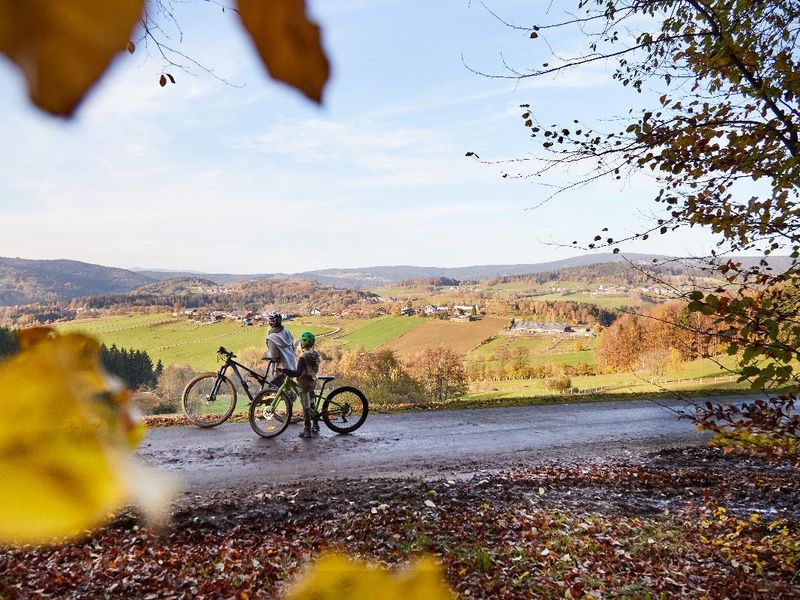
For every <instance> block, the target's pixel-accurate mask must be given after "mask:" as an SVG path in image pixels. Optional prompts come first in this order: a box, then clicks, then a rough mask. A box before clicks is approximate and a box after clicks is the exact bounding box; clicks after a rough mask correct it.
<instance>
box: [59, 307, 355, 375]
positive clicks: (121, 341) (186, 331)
mask: <svg viewBox="0 0 800 600" xmlns="http://www.w3.org/2000/svg"><path fill="white" fill-rule="evenodd" d="M364 323H366V321H358V320H354V319H349V320H345V319H333V318H327V317H304V318H299V319H294V320H292V321H288V322H287V323H286V326H287V329H289V331H291V332H292V334H293V335H294V336H295V337H298V336H299V335H300V333H301V332H302V331H306V330H309V331H313V332H314V334H316V335H324V334H335V335H341V334H346V333H349V332H350V331H352V330H353V329H355V328H356V327H359V326H361V325H363V324H364ZM58 329H59V331H63V332H67V331H81V332H84V333H88V334H91V335H93V336H95V337H97V338H98V339H99V340H100V341H101V342H103V343H104V344H106V345H108V346H110V345H111V344H116V345H117V347H119V348H128V349H136V350H145V351H146V352H147V353H148V354H149V355H150V357H151V358H152V359H153V361H154V362H155V361H157V360H161V362H163V363H164V365H171V364H181V363H185V364H188V365H190V366H192V367H193V368H195V369H213V368H215V367H216V364H217V362H216V361H217V359H216V351H217V349H218V348H219V347H220V346H225V347H226V348H227V349H229V350H232V351H234V352H240V351H241V350H243V349H245V348H250V347H259V348H265V349H266V344H265V341H264V340H265V339H266V335H267V327H266V326H244V325H242V324H241V323H237V322H231V321H225V322H221V323H211V324H198V323H195V322H193V321H189V320H187V319H185V318H183V317H173V316H172V315H171V314H166V313H162V314H153V315H131V316H119V317H108V318H103V319H84V320H78V321H72V322H69V323H64V324H61V325H59V326H58ZM320 343H321V345H327V344H328V343H331V342H328V341H327V340H326V339H325V337H322V338H321V339H320Z"/></svg>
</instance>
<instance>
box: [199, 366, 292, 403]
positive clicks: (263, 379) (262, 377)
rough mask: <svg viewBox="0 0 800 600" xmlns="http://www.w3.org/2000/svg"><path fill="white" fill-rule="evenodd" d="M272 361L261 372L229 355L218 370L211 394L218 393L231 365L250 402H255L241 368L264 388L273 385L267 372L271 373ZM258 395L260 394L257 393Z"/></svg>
mask: <svg viewBox="0 0 800 600" xmlns="http://www.w3.org/2000/svg"><path fill="white" fill-rule="evenodd" d="M272 363H273V361H272V360H270V361H268V363H267V370H266V371H265V372H264V373H263V374H261V373H259V372H258V371H254V370H253V369H250V368H248V367H245V366H244V365H243V364H242V363H239V362H236V361H235V360H233V358H231V357H230V356H228V357H227V359H226V360H225V364H223V365H222V366H221V367H220V368H219V371H217V380H216V381H215V382H214V387H213V388H212V390H211V394H216V393H217V390H218V389H219V384H220V383H221V382H222V378H223V377H226V372H227V371H228V368H229V367H230V368H232V369H233V373H234V375H236V377H237V378H238V379H239V383H240V384H241V385H242V389H243V390H244V393H245V394H247V397H248V398H249V399H250V402H253V401H254V400H255V397H254V396H253V395H252V394H251V393H250V389H249V387H248V386H247V382H246V381H245V378H244V375H242V373H241V371H239V369H240V368H241V369H242V370H244V371H246V372H247V373H248V374H250V375H252V377H253V379H255V380H256V381H257V382H258V383H260V384H261V389H264V386H265V385H272V384H270V383H269V382H268V381H267V373H269V368H270V366H271V365H272ZM287 379H288V378H287ZM273 387H274V386H273ZM259 392H260V390H259ZM256 395H258V394H256Z"/></svg>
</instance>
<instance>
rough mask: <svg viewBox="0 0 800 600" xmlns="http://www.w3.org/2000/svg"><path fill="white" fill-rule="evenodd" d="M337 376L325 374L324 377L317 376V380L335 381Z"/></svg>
mask: <svg viewBox="0 0 800 600" xmlns="http://www.w3.org/2000/svg"><path fill="white" fill-rule="evenodd" d="M334 379H336V377H334V376H332V375H324V376H323V377H317V381H333V380H334Z"/></svg>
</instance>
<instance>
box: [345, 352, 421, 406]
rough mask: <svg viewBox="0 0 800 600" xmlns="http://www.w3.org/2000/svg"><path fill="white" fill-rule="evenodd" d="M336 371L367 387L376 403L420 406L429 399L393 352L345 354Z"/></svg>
mask: <svg viewBox="0 0 800 600" xmlns="http://www.w3.org/2000/svg"><path fill="white" fill-rule="evenodd" d="M335 370H336V372H337V373H339V374H341V375H342V376H343V377H344V379H345V380H348V381H352V382H353V383H355V384H356V385H358V386H359V387H361V388H363V390H364V392H365V393H366V394H367V396H368V397H369V399H370V401H371V402H374V403H376V404H397V403H411V404H417V403H420V402H423V401H424V400H425V394H424V392H423V389H422V386H421V385H420V384H419V383H418V382H417V381H415V380H414V379H412V377H411V376H410V375H409V373H408V371H407V370H406V369H405V367H404V366H403V364H402V363H401V362H400V360H399V359H398V358H397V355H396V354H395V353H394V352H392V351H391V350H376V351H373V352H364V351H354V352H345V353H344V354H343V355H342V356H341V358H340V360H339V362H338V364H337V365H336V368H335Z"/></svg>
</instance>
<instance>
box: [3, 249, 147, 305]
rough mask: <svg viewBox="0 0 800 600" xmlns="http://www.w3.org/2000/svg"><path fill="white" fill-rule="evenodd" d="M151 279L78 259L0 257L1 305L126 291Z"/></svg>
mask: <svg viewBox="0 0 800 600" xmlns="http://www.w3.org/2000/svg"><path fill="white" fill-rule="evenodd" d="M151 281H153V279H152V278H150V277H148V276H146V275H142V274H141V273H135V272H133V271H128V270H126V269H118V268H115V267H103V266H100V265H93V264H89V263H84V262H79V261H75V260H28V259H24V258H3V257H0V306H14V305H17V304H33V303H44V302H55V301H58V300H71V299H73V298H79V297H82V296H94V295H97V294H113V293H117V292H127V291H130V290H133V289H136V288H137V287H140V286H143V285H145V284H147V283H150V282H151Z"/></svg>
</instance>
